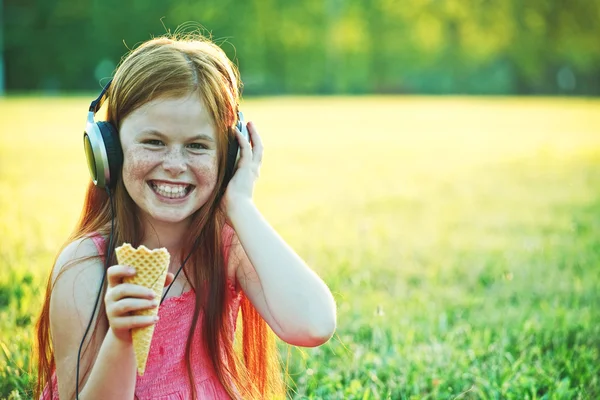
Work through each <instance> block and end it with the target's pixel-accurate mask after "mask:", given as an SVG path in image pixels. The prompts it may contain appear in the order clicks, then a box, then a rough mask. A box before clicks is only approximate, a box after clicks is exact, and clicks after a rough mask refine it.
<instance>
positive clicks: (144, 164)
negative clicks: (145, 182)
mask: <svg viewBox="0 0 600 400" xmlns="http://www.w3.org/2000/svg"><path fill="white" fill-rule="evenodd" d="M124 160H125V161H124V162H123V181H124V183H125V184H126V186H127V184H128V183H134V182H133V181H135V180H136V179H142V178H143V177H144V176H145V175H146V174H147V173H148V172H149V171H150V170H151V169H152V168H153V167H154V166H156V164H157V163H158V161H157V160H156V157H152V154H149V153H148V152H147V151H143V150H141V149H138V150H136V149H131V150H128V151H126V152H125V154H124Z"/></svg>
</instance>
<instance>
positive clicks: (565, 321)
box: [0, 95, 600, 399]
mask: <svg viewBox="0 0 600 400" xmlns="http://www.w3.org/2000/svg"><path fill="white" fill-rule="evenodd" d="M92 97H93V96H91V95H90V96H88V97H71V98H66V97H65V98H22V99H0V237H1V238H2V244H1V245H0V328H1V330H0V331H1V332H2V334H1V337H0V342H1V343H0V396H7V395H8V393H10V391H11V390H13V389H18V390H20V391H21V392H22V393H23V391H24V390H25V389H26V388H27V385H28V384H29V382H30V376H28V375H27V371H28V369H29V362H30V355H29V349H30V346H31V343H32V338H33V336H32V335H33V331H32V325H31V324H32V318H34V317H35V315H36V314H37V312H38V309H39V304H40V299H41V297H40V296H41V293H43V285H44V282H45V279H46V278H47V274H48V273H49V270H50V267H51V264H52V262H53V258H54V256H55V253H56V251H57V249H58V248H59V247H60V245H61V244H62V242H63V241H64V240H65V238H66V236H67V235H68V233H69V232H70V230H71V229H72V227H73V224H74V223H75V221H76V220H77V218H78V216H79V211H80V208H81V204H82V199H83V192H84V188H85V184H86V182H87V180H88V179H89V178H88V175H87V174H88V172H87V167H86V164H85V160H84V155H83V151H82V129H83V126H84V122H85V117H86V110H87V106H88V104H89V101H90V100H91V98H92ZM243 110H244V112H245V115H246V117H247V119H251V120H254V121H255V122H256V124H257V126H258V128H259V130H260V132H261V135H262V137H263V141H264V142H265V158H264V165H263V168H262V170H261V178H260V181H259V185H258V187H257V193H256V202H257V204H258V206H259V208H260V209H261V210H262V212H263V213H264V214H265V215H266V216H267V218H268V219H269V220H270V221H271V222H272V224H273V225H274V226H275V227H276V228H277V230H278V231H279V232H280V233H281V234H282V235H283V236H284V237H285V238H286V239H287V240H288V242H289V243H290V244H291V245H292V246H293V247H294V248H295V249H296V250H297V251H298V252H299V253H300V254H301V255H302V256H303V257H304V258H305V259H306V260H307V261H308V262H309V263H310V264H311V265H312V266H313V267H314V268H315V270H317V271H318V272H319V273H320V274H321V276H322V277H323V278H324V279H325V280H326V282H327V283H329V284H330V286H331V288H332V291H333V292H334V294H335V296H336V299H337V302H338V331H337V335H336V337H334V338H333V339H332V340H331V341H330V342H329V344H327V345H325V346H322V347H321V348H318V349H314V350H302V351H299V350H296V349H294V350H293V351H292V357H291V360H290V364H289V373H290V377H291V379H292V380H293V382H294V383H293V390H294V392H291V394H292V395H293V396H296V397H297V398H326V399H338V398H339V399H341V398H349V399H355V398H356V399H369V398H370V399H379V398H381V399H384V398H392V399H403V398H414V399H421V398H429V399H438V398H443V399H445V398H448V399H450V398H471V399H474V398H477V399H479V398H482V399H488V398H489V399H496V398H507V399H508V398H514V399H524V398H530V399H534V398H538V399H539V398H548V399H572V398H582V399H587V398H596V397H598V396H600V381H599V379H598V376H599V375H600V366H599V365H600V355H599V350H598V349H599V348H600V341H599V339H598V338H599V337H600V327H599V325H598V321H600V311H599V309H600V307H598V305H599V304H600V294H599V293H598V289H597V288H598V286H599V284H600V278H599V274H598V270H597V267H598V265H600V190H599V189H598V188H600V101H595V100H585V99H513V98H496V99H491V98H490V99H485V98H484V99H481V98H433V99H432V98H421V97H378V98H286V97H283V98H264V99H251V100H247V101H245V103H244V104H243ZM282 350H283V352H284V357H285V353H286V352H287V349H286V348H285V346H282ZM544 396H545V397H544Z"/></svg>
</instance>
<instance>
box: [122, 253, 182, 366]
mask: <svg viewBox="0 0 600 400" xmlns="http://www.w3.org/2000/svg"><path fill="white" fill-rule="evenodd" d="M115 252H116V254H117V260H118V262H119V264H120V265H127V266H129V267H133V268H135V271H136V274H135V275H134V276H132V277H127V278H125V279H124V280H123V281H124V282H125V283H133V284H136V285H141V286H145V287H147V288H150V289H152V290H153V291H154V294H155V295H156V298H158V299H160V297H161V295H162V291H163V287H164V285H165V280H166V278H167V271H168V270H169V261H170V258H171V256H170V255H169V252H168V251H167V249H165V248H164V247H163V248H160V249H154V250H149V249H148V248H147V247H146V246H144V245H142V246H140V247H138V248H137V249H134V248H133V247H132V246H131V245H130V244H129V243H125V244H123V245H122V246H120V247H117V248H116V249H115ZM133 314H134V315H152V316H155V315H157V314H158V307H154V308H151V309H147V310H140V311H136V312H134V313H133ZM154 326H155V325H154V324H152V325H150V326H147V327H144V328H134V329H132V330H131V338H132V340H133V348H134V351H135V359H136V364H137V370H138V373H139V374H140V375H144V371H145V370H146V361H147V360H148V353H149V352H150V342H151V341H152V335H153V334H154Z"/></svg>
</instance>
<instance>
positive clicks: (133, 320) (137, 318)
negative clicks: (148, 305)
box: [110, 315, 158, 330]
mask: <svg viewBox="0 0 600 400" xmlns="http://www.w3.org/2000/svg"><path fill="white" fill-rule="evenodd" d="M157 321H158V316H153V315H128V316H125V317H119V318H113V319H112V320H111V321H110V327H111V328H112V329H115V330H117V329H118V330H122V329H134V328H143V327H145V326H150V325H154V324H155V323H156V322H157Z"/></svg>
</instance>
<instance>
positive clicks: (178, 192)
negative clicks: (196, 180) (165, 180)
mask: <svg viewBox="0 0 600 400" xmlns="http://www.w3.org/2000/svg"><path fill="white" fill-rule="evenodd" d="M187 187H188V186H181V185H176V186H175V185H165V184H156V183H152V188H153V189H154V191H156V192H157V193H158V194H160V195H161V196H164V197H169V198H171V199H177V198H180V197H184V196H185V195H186V194H187V191H186V188H187Z"/></svg>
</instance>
